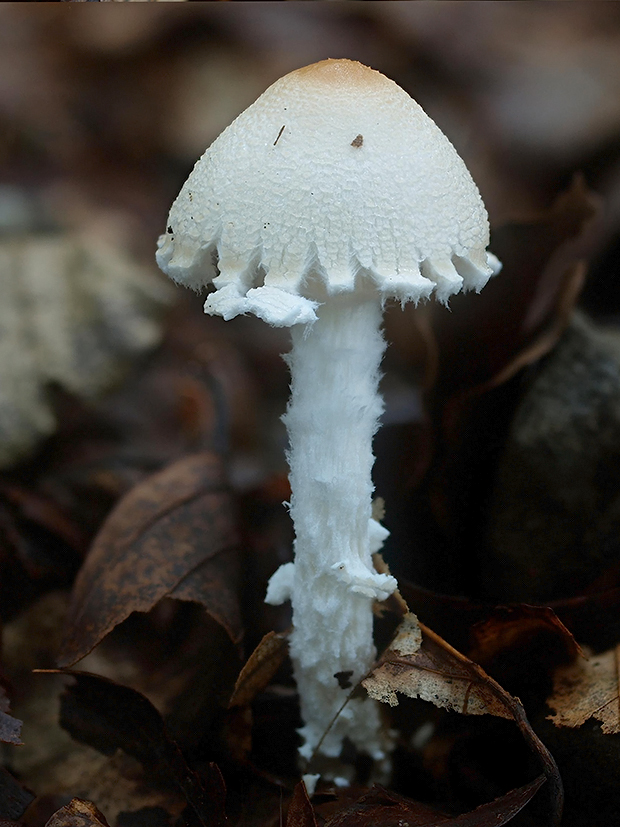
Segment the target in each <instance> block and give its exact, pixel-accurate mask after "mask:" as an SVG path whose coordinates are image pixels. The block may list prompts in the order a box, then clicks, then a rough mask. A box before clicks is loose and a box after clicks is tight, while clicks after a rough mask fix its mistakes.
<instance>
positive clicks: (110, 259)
mask: <svg viewBox="0 0 620 827" xmlns="http://www.w3.org/2000/svg"><path fill="white" fill-rule="evenodd" d="M0 293H1V298H0V467H6V466H8V465H10V464H12V463H14V462H16V461H17V460H19V459H21V458H22V457H24V456H26V455H27V454H28V453H29V452H31V451H32V450H33V449H34V448H35V447H36V445H37V444H38V442H39V441H40V440H41V439H43V438H44V437H47V436H49V435H50V434H52V433H53V432H54V430H55V429H56V418H55V415H54V411H53V406H52V402H51V399H50V396H49V388H50V386H52V385H57V386H59V387H61V388H63V389H65V390H67V391H69V392H70V393H73V394H75V395H76V396H78V397H81V398H85V399H89V398H93V397H95V396H96V395H98V394H100V393H102V392H103V391H105V390H107V389H109V388H110V387H111V386H113V385H114V383H116V382H118V381H119V379H120V378H121V377H122V375H123V372H124V371H125V370H126V369H127V367H128V365H129V364H130V363H131V361H132V360H134V359H136V358H137V357H138V356H139V355H140V354H142V353H144V352H146V351H147V350H148V349H149V348H152V347H154V346H155V345H156V344H157V343H158V342H159V340H160V337H161V326H160V318H161V314H162V311H163V309H164V308H165V307H166V305H167V304H169V302H170V300H171V295H170V291H169V289H168V285H167V284H166V283H162V282H160V281H159V280H158V279H157V277H156V276H155V275H154V274H153V273H150V272H149V271H148V270H147V269H146V268H143V267H140V266H138V265H137V264H135V263H134V262H133V261H131V260H130V259H128V258H127V257H126V256H125V255H124V254H122V253H121V252H119V251H118V250H116V249H115V248H114V247H112V246H111V245H109V244H108V243H103V242H101V241H98V240H96V239H94V238H91V237H84V238H82V237H81V236H78V235H71V234H66V233H60V232H57V233H49V234H30V233H24V234H15V235H14V236H11V235H7V236H6V237H4V238H2V239H0Z"/></svg>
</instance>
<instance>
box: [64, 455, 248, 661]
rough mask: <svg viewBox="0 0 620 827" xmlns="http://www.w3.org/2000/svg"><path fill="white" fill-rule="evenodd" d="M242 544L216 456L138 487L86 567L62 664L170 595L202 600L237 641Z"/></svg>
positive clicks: (188, 461) (186, 463)
mask: <svg viewBox="0 0 620 827" xmlns="http://www.w3.org/2000/svg"><path fill="white" fill-rule="evenodd" d="M237 543H238V540H237V533H236V529H235V521H234V516H233V511H232V501H231V497H230V494H229V492H228V489H227V487H226V481H225V478H224V472H223V469H222V464H221V461H220V459H219V457H218V456H217V455H215V454H210V453H203V454H196V455H194V456H190V457H186V458H185V459H182V460H180V461H179V462H177V463H175V464H173V465H171V466H170V467H168V468H166V469H164V470H163V471H160V472H159V473H158V474H155V475H153V476H152V477H149V478H148V479H147V480H145V481H144V482H143V483H140V484H139V485H137V486H136V487H135V488H133V489H132V490H131V491H130V492H129V494H127V496H125V497H124V498H123V499H122V500H121V501H120V502H119V504H118V505H117V506H116V508H115V509H114V510H113V511H112V513H111V514H110V516H109V518H108V519H107V520H106V522H105V523H104V525H103V527H102V529H101V531H100V533H99V534H98V536H97V538H96V539H95V542H94V544H93V547H92V549H91V551H90V553H89V555H88V557H87V559H86V561H85V563H84V565H83V567H82V569H81V570H80V573H79V575H78V577H77V580H76V583H75V588H74V592H73V599H72V603H71V608H70V610H69V615H68V618H67V630H66V635H65V640H64V643H63V646H62V648H61V654H60V656H59V663H60V664H61V665H70V664H73V663H76V662H77V661H78V660H80V659H81V658H83V657H84V656H85V655H86V654H88V652H90V651H91V649H93V648H94V647H95V646H96V645H97V644H98V643H99V642H100V641H101V640H102V639H103V638H104V637H105V636H106V635H107V634H108V633H109V632H110V631H111V630H112V629H113V628H114V627H115V626H117V625H118V624H119V623H121V622H122V621H123V620H126V618H127V617H128V616H129V615H130V614H131V613H132V612H135V611H137V612H147V611H149V610H150V609H151V608H153V606H154V605H155V604H156V603H157V602H158V601H159V600H161V599H162V598H163V597H166V596H172V597H176V596H178V597H180V598H181V599H184V600H194V601H197V602H201V603H202V604H203V605H204V606H205V607H206V609H207V611H208V612H209V613H210V614H211V615H212V617H213V618H214V620H216V621H217V622H218V623H220V624H221V625H222V626H223V627H224V628H225V629H226V631H227V632H228V634H229V636H230V637H231V639H232V640H233V642H235V643H238V642H239V641H240V639H241V636H242V631H243V630H242V625H241V617H240V611H239V606H238V601H237V595H236V591H237V574H238V570H237V563H236V561H234V560H231V556H234V555H236V553H237V552H236V546H237Z"/></svg>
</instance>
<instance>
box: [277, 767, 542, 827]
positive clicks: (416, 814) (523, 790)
mask: <svg viewBox="0 0 620 827" xmlns="http://www.w3.org/2000/svg"><path fill="white" fill-rule="evenodd" d="M545 780H546V779H545V776H544V775H540V776H538V778H535V779H534V781H531V782H530V783H529V784H526V785H525V786H523V787H519V788H518V789H515V790H511V791H510V792H508V793H506V794H505V795H503V796H501V797H500V798H497V799H495V800H494V801H490V802H489V803H487V804H482V805H481V806H480V807H477V808H476V809H475V810H472V811H471V812H469V813H463V814H462V815H459V816H455V817H453V818H451V817H450V816H448V815H446V814H445V813H442V812H440V811H438V810H435V809H433V808H432V807H429V806H428V805H427V804H422V803H420V802H418V801H413V800H412V799H410V798H406V797H405V796H402V795H398V793H394V792H391V791H390V790H386V789H384V788H383V787H380V786H379V785H375V786H374V787H373V788H372V789H371V790H369V791H368V792H367V793H366V794H365V795H363V796H362V797H361V798H359V799H358V800H357V801H356V802H354V803H353V804H352V805H350V806H348V807H346V808H345V809H344V810H341V811H340V812H338V813H336V814H335V815H334V816H332V818H330V819H328V820H327V821H326V823H325V827H405V825H408V827H437V825H439V824H441V825H445V827H501V825H503V824H507V823H508V822H509V821H511V819H512V818H514V816H515V815H516V814H517V813H518V812H519V811H520V810H522V809H523V807H525V805H526V804H527V803H528V802H529V801H530V800H531V799H532V798H533V796H534V795H535V794H536V793H537V792H538V790H539V789H540V787H541V786H542V785H543V784H544V783H545ZM297 823H299V825H300V827H313V825H312V822H310V821H300V822H295V824H296V825H297ZM287 827H289V825H288V822H287Z"/></svg>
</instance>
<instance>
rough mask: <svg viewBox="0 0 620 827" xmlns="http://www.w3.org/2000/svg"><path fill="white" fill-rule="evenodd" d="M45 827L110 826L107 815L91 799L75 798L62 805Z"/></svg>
mask: <svg viewBox="0 0 620 827" xmlns="http://www.w3.org/2000/svg"><path fill="white" fill-rule="evenodd" d="M45 827H110V826H109V824H108V822H107V821H106V820H105V817H104V816H103V814H102V813H100V812H99V810H98V809H97V808H96V807H95V805H94V804H92V803H91V802H90V801H84V800H83V799H81V798H74V799H73V800H72V801H71V802H70V803H69V804H67V806H66V807H61V809H60V810H58V812H56V813H54V815H53V816H52V817H51V818H50V820H49V821H48V822H47V823H46V825H45Z"/></svg>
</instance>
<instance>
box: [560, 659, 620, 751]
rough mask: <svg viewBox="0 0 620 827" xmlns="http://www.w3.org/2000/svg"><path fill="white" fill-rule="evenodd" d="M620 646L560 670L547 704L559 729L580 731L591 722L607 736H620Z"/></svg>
mask: <svg viewBox="0 0 620 827" xmlns="http://www.w3.org/2000/svg"><path fill="white" fill-rule="evenodd" d="M619 683H620V646H616V647H615V648H613V649H609V650H608V651H607V652H603V653H602V654H600V655H592V656H591V657H590V658H589V659H586V658H585V657H583V656H578V657H576V658H575V660H574V661H573V663H571V664H570V665H569V666H562V667H559V668H558V669H557V670H556V673H555V679H554V685H553V695H552V696H551V698H549V700H548V701H547V703H548V705H549V706H550V707H551V709H553V710H554V714H553V715H549V716H548V718H549V720H550V721H553V723H554V724H556V726H565V727H580V726H581V725H582V724H585V722H586V721H588V720H589V719H590V718H596V720H597V721H600V722H601V729H602V731H603V732H604V733H606V734H607V735H610V734H615V735H617V734H618V733H620V694H619Z"/></svg>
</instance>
